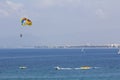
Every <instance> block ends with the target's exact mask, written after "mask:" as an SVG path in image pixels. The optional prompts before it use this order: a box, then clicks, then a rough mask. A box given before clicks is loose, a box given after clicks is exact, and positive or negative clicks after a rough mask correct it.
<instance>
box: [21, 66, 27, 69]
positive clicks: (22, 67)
mask: <svg viewBox="0 0 120 80" xmlns="http://www.w3.org/2000/svg"><path fill="white" fill-rule="evenodd" d="M19 68H20V69H26V68H27V67H26V66H20V67H19Z"/></svg>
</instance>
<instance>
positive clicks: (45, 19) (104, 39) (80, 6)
mask: <svg viewBox="0 0 120 80" xmlns="http://www.w3.org/2000/svg"><path fill="white" fill-rule="evenodd" d="M119 3H120V1H119V0H0V44H1V45H0V47H1V46H7V47H8V46H9V47H15V46H33V45H80V44H111V43H120V37H119V34H120V10H119V8H120V5H119ZM22 17H28V18H29V19H31V20H32V21H33V25H32V26H31V27H22V26H21V24H20V18H22ZM21 33H22V34H23V38H20V37H19V35H20V34H21Z"/></svg>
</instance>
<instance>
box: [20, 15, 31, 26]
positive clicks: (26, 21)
mask: <svg viewBox="0 0 120 80" xmlns="http://www.w3.org/2000/svg"><path fill="white" fill-rule="evenodd" d="M20 22H21V25H22V26H31V25H32V21H31V20H30V19H28V18H25V17H24V18H21V20H20Z"/></svg>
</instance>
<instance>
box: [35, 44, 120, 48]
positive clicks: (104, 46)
mask: <svg viewBox="0 0 120 80" xmlns="http://www.w3.org/2000/svg"><path fill="white" fill-rule="evenodd" d="M34 48H120V44H107V45H79V46H74V45H64V46H34Z"/></svg>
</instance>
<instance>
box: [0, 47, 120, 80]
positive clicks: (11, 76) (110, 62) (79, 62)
mask: <svg viewBox="0 0 120 80" xmlns="http://www.w3.org/2000/svg"><path fill="white" fill-rule="evenodd" d="M117 52H118V49H106V48H105V49H104V48H102V49H93V48H91V49H84V50H82V49H0V80H120V55H118V54H117ZM20 66H25V67H27V68H26V69H20V68H19V67H20ZM56 66H60V67H62V68H71V69H64V70H56V69H55V68H54V67H56ZM81 66H91V67H95V69H89V70H82V69H77V70H75V69H73V68H79V67H81Z"/></svg>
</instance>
